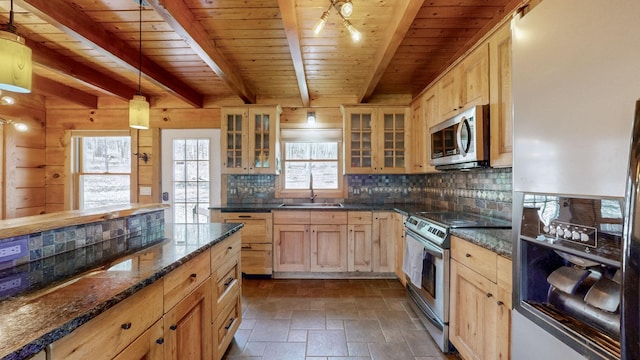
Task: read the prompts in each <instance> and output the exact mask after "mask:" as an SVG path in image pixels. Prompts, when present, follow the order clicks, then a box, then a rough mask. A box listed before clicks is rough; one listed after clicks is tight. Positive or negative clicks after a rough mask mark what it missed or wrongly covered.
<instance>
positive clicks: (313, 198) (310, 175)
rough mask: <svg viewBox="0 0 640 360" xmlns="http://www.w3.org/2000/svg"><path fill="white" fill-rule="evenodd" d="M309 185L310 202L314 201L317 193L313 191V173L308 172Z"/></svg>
mask: <svg viewBox="0 0 640 360" xmlns="http://www.w3.org/2000/svg"><path fill="white" fill-rule="evenodd" d="M309 187H310V188H311V197H309V199H310V200H311V202H315V200H316V196H318V195H317V194H315V193H314V192H313V174H311V173H309Z"/></svg>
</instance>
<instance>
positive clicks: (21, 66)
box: [0, 31, 33, 93]
mask: <svg viewBox="0 0 640 360" xmlns="http://www.w3.org/2000/svg"><path fill="white" fill-rule="evenodd" d="M32 70H33V69H32V63H31V49H30V48H29V47H28V46H26V45H25V42H24V38H22V37H21V36H19V35H17V34H14V33H12V32H8V31H0V89H2V90H7V91H13V92H17V93H30V92H31V74H32Z"/></svg>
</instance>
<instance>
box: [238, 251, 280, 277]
mask: <svg viewBox="0 0 640 360" xmlns="http://www.w3.org/2000/svg"><path fill="white" fill-rule="evenodd" d="M241 254H242V265H241V271H242V272H243V273H245V274H251V275H271V274H273V244H243V245H242V252H241Z"/></svg>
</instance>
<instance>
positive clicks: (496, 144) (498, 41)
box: [489, 22, 513, 167]
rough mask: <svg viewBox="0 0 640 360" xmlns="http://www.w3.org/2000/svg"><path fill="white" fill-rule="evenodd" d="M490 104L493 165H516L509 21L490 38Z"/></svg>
mask: <svg viewBox="0 0 640 360" xmlns="http://www.w3.org/2000/svg"><path fill="white" fill-rule="evenodd" d="M489 82H490V84H491V86H490V93H489V104H490V110H489V111H490V114H491V166H492V167H502V166H511V165H512V164H513V160H512V158H513V156H512V153H513V111H512V110H513V109H512V100H511V26H510V23H509V22H507V23H505V24H504V25H502V27H501V28H500V29H498V31H496V33H495V34H493V35H492V36H491V38H490V39H489Z"/></svg>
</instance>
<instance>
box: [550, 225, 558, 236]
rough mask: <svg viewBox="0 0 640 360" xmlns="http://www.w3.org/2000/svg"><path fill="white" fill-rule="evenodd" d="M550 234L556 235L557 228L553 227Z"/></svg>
mask: <svg viewBox="0 0 640 360" xmlns="http://www.w3.org/2000/svg"><path fill="white" fill-rule="evenodd" d="M549 233H551V234H555V233H556V228H555V226H552V227H551V229H549Z"/></svg>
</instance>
